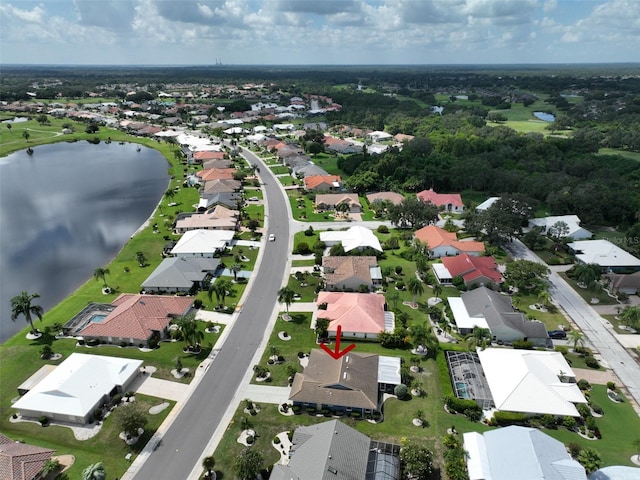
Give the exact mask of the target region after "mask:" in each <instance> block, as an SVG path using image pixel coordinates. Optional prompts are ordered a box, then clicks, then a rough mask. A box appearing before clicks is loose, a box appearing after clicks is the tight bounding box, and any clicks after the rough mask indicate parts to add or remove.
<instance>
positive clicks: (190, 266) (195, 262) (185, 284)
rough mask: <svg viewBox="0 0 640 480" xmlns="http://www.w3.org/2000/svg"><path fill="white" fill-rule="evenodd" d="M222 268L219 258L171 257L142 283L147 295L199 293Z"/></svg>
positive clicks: (163, 261)
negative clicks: (219, 268)
mask: <svg viewBox="0 0 640 480" xmlns="http://www.w3.org/2000/svg"><path fill="white" fill-rule="evenodd" d="M219 266H220V259H218V258H200V257H169V258H165V259H164V260H162V262H161V263H160V265H158V267H157V268H156V269H155V270H154V271H153V272H152V273H151V275H149V276H148V277H147V279H146V280H145V281H144V282H142V285H141V287H142V288H143V289H144V291H145V292H146V293H151V294H154V293H160V294H165V293H178V292H185V293H188V292H194V293H195V292H197V291H200V290H201V289H203V288H205V286H206V285H207V284H208V283H209V281H210V280H211V279H212V278H213V275H214V274H215V272H216V270H217V269H218V267H219Z"/></svg>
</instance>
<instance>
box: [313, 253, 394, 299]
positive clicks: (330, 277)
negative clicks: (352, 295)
mask: <svg viewBox="0 0 640 480" xmlns="http://www.w3.org/2000/svg"><path fill="white" fill-rule="evenodd" d="M322 271H323V273H324V283H325V288H326V290H329V291H350V292H357V291H360V290H361V289H363V288H365V287H366V289H367V291H370V290H373V289H375V288H376V287H379V286H380V285H382V270H380V267H379V266H378V259H377V258H376V257H368V256H367V257H353V256H346V257H322Z"/></svg>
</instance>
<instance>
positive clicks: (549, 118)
mask: <svg viewBox="0 0 640 480" xmlns="http://www.w3.org/2000/svg"><path fill="white" fill-rule="evenodd" d="M533 116H534V117H536V118H537V119H538V120H543V121H545V122H555V121H556V116H555V115H554V114H552V113H547V112H533Z"/></svg>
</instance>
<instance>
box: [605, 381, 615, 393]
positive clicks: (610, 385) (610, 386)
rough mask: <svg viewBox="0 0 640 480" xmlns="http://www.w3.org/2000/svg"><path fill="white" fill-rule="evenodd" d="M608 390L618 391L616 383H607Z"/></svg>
mask: <svg viewBox="0 0 640 480" xmlns="http://www.w3.org/2000/svg"><path fill="white" fill-rule="evenodd" d="M607 388H608V389H609V390H614V391H615V389H616V382H607Z"/></svg>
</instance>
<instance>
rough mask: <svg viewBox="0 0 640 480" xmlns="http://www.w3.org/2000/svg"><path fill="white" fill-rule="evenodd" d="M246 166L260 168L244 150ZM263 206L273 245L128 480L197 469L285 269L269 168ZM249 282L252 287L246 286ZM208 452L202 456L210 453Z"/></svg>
mask: <svg viewBox="0 0 640 480" xmlns="http://www.w3.org/2000/svg"><path fill="white" fill-rule="evenodd" d="M244 154H245V158H247V159H248V160H249V162H250V163H258V164H261V161H260V160H259V159H258V158H257V157H255V156H254V155H253V154H252V153H251V152H248V151H246V150H245V152H244ZM260 177H261V179H262V180H263V182H264V188H265V193H266V195H265V198H266V199H268V201H267V202H266V205H265V206H266V211H265V218H267V219H268V231H267V232H265V236H266V235H268V234H270V233H274V234H275V235H276V241H275V242H266V243H265V244H264V247H263V248H264V250H263V251H262V252H261V256H262V258H261V262H260V266H259V269H258V271H257V273H256V275H254V276H253V278H252V280H251V281H250V284H249V285H248V286H247V288H248V289H251V292H252V293H251V294H250V295H247V297H246V299H245V301H244V304H243V306H242V310H241V312H240V313H239V314H238V318H237V320H236V322H235V323H234V325H233V326H232V327H231V332H230V333H229V335H228V337H227V339H226V341H225V342H224V345H223V346H222V348H221V349H220V351H219V352H217V354H216V357H215V360H214V361H213V363H211V364H210V367H208V370H207V371H206V373H205V374H204V376H203V378H202V379H201V381H200V382H199V383H198V385H197V387H196V388H195V390H194V391H193V392H192V394H191V396H190V397H189V399H188V400H187V402H186V404H185V405H184V406H183V408H182V409H181V410H180V412H179V413H178V414H177V416H176V418H175V420H174V421H173V423H172V424H171V426H170V427H169V428H168V429H167V431H166V432H165V433H164V435H163V436H162V438H161V442H160V444H159V445H158V446H157V448H156V449H155V450H154V451H153V452H151V453H150V454H149V456H148V458H147V460H146V461H145V462H144V464H143V465H142V466H141V467H140V468H139V469H138V471H137V472H135V473H134V478H136V479H140V480H147V479H173V480H175V479H181V478H187V476H188V475H189V472H191V471H192V469H193V468H194V465H195V466H198V465H199V460H200V457H201V455H202V453H203V450H204V449H205V447H206V446H207V444H208V443H209V440H210V439H211V436H212V434H213V432H214V431H215V430H216V427H217V426H218V424H219V423H220V422H221V420H222V418H223V416H224V414H225V411H226V410H227V407H228V406H229V404H230V403H231V402H232V400H233V398H234V395H235V394H236V391H237V390H238V387H239V385H240V383H241V381H242V379H243V377H244V376H245V373H246V371H247V369H249V368H250V367H251V365H250V363H251V361H252V358H253V356H254V354H255V352H256V350H257V349H258V347H259V345H260V342H261V341H262V339H263V337H264V334H265V330H266V328H267V326H268V324H269V321H270V317H271V313H272V310H273V306H274V303H275V299H276V297H277V292H278V290H279V289H280V287H281V286H282V281H283V278H284V276H285V274H286V273H287V272H286V267H287V255H288V254H289V252H290V251H291V248H290V245H289V206H288V203H287V202H285V198H284V196H283V194H282V191H281V189H280V187H279V182H278V181H277V180H276V178H275V177H274V176H273V174H272V173H271V171H270V169H269V168H266V167H265V168H261V172H260ZM251 282H253V283H251ZM210 453H212V452H207V454H210Z"/></svg>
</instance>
